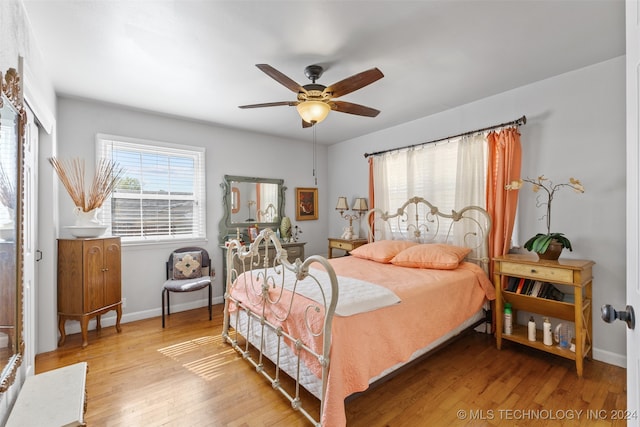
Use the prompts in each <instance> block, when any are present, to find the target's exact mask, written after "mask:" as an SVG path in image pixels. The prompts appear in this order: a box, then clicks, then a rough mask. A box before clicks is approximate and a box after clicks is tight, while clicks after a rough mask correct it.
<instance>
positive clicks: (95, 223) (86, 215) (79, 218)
mask: <svg viewBox="0 0 640 427" xmlns="http://www.w3.org/2000/svg"><path fill="white" fill-rule="evenodd" d="M99 212H100V208H96V209H93V210H90V211H89V212H85V211H83V210H82V208H81V207H80V206H76V207H75V208H74V209H73V213H74V214H75V215H76V223H75V226H76V227H99V226H101V225H102V224H101V223H100V221H99V220H98V213H99Z"/></svg>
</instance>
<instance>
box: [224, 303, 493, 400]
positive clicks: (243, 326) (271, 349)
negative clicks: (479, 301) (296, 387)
mask: <svg viewBox="0 0 640 427" xmlns="http://www.w3.org/2000/svg"><path fill="white" fill-rule="evenodd" d="M236 315H237V313H231V317H230V318H231V326H233V327H235V326H236ZM247 318H248V316H247V314H246V313H245V312H244V311H240V318H239V323H238V325H237V327H238V330H239V331H240V332H241V334H242V335H243V336H244V335H245V331H246V330H247ZM483 318H484V311H483V310H482V309H480V310H478V311H477V312H476V313H474V314H473V315H472V316H471V317H469V318H468V319H466V320H465V321H464V322H463V323H462V324H460V325H459V326H458V327H456V328H454V329H453V330H451V331H450V332H449V333H447V334H445V335H443V336H441V337H440V338H438V339H436V340H435V341H433V342H431V343H430V344H429V345H428V346H426V347H424V348H421V349H419V350H417V351H415V352H414V353H413V354H412V355H411V357H410V358H409V359H408V360H406V361H405V362H404V363H398V364H396V365H394V366H392V367H390V368H388V369H386V370H385V371H383V372H382V373H381V374H380V375H377V376H375V377H373V378H370V379H369V384H372V383H373V382H375V381H377V380H379V379H381V378H383V377H385V376H386V375H388V374H390V373H392V372H394V371H396V370H398V369H399V368H401V367H402V366H404V365H406V364H407V363H409V362H411V361H413V360H415V359H417V358H418V357H420V356H423V355H424V354H426V353H427V352H429V351H430V350H433V349H434V348H436V347H438V346H439V345H440V344H442V343H444V342H446V341H447V340H449V339H450V338H453V337H454V336H456V335H458V334H460V332H462V331H464V330H465V329H467V328H469V327H471V326H472V325H473V324H475V323H476V322H478V321H480V320H482V319H483ZM253 322H254V323H253V326H254V327H253V328H252V330H251V333H250V334H249V335H250V336H249V337H248V338H249V342H250V343H251V344H252V345H253V346H254V347H259V346H260V332H261V331H260V328H259V327H258V326H259V325H258V323H257V322H256V321H255V319H254V321H253ZM266 331H267V333H266V336H265V351H264V354H265V355H266V356H267V357H268V358H269V360H271V361H272V362H273V361H274V360H275V359H276V356H277V346H278V337H277V336H276V334H275V333H274V332H273V331H272V330H271V329H266ZM280 367H281V369H282V370H283V371H284V372H286V373H287V374H288V375H289V376H291V377H292V378H295V376H296V372H297V357H296V356H295V355H294V353H293V351H292V350H291V348H290V347H289V346H288V345H286V344H285V343H284V342H282V344H281V345H280ZM329 369H331V367H329ZM300 384H301V385H302V386H303V387H304V388H305V389H306V390H307V391H309V392H310V393H311V394H313V395H314V396H315V397H317V398H318V399H320V398H321V395H322V384H321V381H320V378H318V377H317V376H315V375H314V374H313V373H312V372H311V371H310V370H309V368H307V367H306V366H305V365H304V364H301V368H300Z"/></svg>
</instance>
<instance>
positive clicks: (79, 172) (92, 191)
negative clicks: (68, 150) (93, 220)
mask: <svg viewBox="0 0 640 427" xmlns="http://www.w3.org/2000/svg"><path fill="white" fill-rule="evenodd" d="M49 163H51V166H53V169H54V170H55V171H56V173H57V174H58V178H60V181H61V182H62V185H63V186H64V188H65V189H66V190H67V193H69V196H71V200H73V203H74V204H75V205H76V206H78V207H79V208H81V209H82V210H83V211H84V212H89V211H92V210H94V209H97V208H99V207H101V206H102V205H103V203H104V202H105V201H106V200H107V198H108V197H109V196H110V195H111V193H112V192H113V190H114V189H115V188H116V186H117V185H118V182H119V181H120V178H121V177H122V175H123V173H124V169H122V168H121V167H119V166H118V165H117V164H116V163H114V162H112V161H110V160H107V159H100V161H99V162H98V164H97V165H96V173H95V174H94V176H93V180H92V182H91V187H90V188H89V192H88V193H87V192H86V190H85V180H84V177H85V168H84V160H82V159H78V158H73V159H71V160H60V159H57V158H55V157H51V158H49Z"/></svg>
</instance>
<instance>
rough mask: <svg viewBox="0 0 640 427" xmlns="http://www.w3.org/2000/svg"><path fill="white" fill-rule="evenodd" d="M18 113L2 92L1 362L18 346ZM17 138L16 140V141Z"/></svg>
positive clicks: (6, 360) (0, 190) (0, 156)
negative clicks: (16, 329)
mask: <svg viewBox="0 0 640 427" xmlns="http://www.w3.org/2000/svg"><path fill="white" fill-rule="evenodd" d="M17 140H18V114H17V113H16V111H15V110H14V109H13V108H12V106H11V104H10V103H9V100H8V99H6V97H4V95H3V99H2V108H1V109H0V356H1V359H0V363H2V364H3V365H5V364H6V363H7V362H8V360H9V358H10V357H11V356H13V354H14V353H16V352H17V347H16V344H17V343H16V341H17V340H16V335H15V328H16V309H15V308H16V251H15V245H16V243H15V241H16V227H15V209H16V201H17V197H16V183H17V177H18V175H17V169H18V165H17V161H16V160H17V158H18V157H17ZM13 141H16V142H13Z"/></svg>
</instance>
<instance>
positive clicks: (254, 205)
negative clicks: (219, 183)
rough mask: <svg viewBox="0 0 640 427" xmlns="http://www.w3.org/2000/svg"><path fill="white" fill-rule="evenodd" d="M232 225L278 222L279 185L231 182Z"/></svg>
mask: <svg viewBox="0 0 640 427" xmlns="http://www.w3.org/2000/svg"><path fill="white" fill-rule="evenodd" d="M230 185H231V223H232V224H241V223H246V222H258V223H261V222H278V208H277V206H278V185H277V184H273V183H268V182H241V181H231V183H230Z"/></svg>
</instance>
